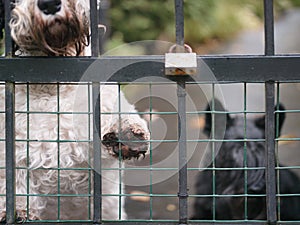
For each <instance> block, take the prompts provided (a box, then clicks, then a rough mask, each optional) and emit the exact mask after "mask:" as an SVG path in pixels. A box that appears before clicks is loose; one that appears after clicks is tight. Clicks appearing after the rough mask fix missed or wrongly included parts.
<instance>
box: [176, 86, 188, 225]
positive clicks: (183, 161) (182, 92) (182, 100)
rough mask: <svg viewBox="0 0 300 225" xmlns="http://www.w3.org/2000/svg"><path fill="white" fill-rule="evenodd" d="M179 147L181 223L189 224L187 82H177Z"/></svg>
mask: <svg viewBox="0 0 300 225" xmlns="http://www.w3.org/2000/svg"><path fill="white" fill-rule="evenodd" d="M177 97H178V145H179V193H178V197H179V223H180V224H187V219H188V204H187V198H188V192H187V154H186V138H187V136H186V89H185V81H184V80H183V81H178V82H177Z"/></svg>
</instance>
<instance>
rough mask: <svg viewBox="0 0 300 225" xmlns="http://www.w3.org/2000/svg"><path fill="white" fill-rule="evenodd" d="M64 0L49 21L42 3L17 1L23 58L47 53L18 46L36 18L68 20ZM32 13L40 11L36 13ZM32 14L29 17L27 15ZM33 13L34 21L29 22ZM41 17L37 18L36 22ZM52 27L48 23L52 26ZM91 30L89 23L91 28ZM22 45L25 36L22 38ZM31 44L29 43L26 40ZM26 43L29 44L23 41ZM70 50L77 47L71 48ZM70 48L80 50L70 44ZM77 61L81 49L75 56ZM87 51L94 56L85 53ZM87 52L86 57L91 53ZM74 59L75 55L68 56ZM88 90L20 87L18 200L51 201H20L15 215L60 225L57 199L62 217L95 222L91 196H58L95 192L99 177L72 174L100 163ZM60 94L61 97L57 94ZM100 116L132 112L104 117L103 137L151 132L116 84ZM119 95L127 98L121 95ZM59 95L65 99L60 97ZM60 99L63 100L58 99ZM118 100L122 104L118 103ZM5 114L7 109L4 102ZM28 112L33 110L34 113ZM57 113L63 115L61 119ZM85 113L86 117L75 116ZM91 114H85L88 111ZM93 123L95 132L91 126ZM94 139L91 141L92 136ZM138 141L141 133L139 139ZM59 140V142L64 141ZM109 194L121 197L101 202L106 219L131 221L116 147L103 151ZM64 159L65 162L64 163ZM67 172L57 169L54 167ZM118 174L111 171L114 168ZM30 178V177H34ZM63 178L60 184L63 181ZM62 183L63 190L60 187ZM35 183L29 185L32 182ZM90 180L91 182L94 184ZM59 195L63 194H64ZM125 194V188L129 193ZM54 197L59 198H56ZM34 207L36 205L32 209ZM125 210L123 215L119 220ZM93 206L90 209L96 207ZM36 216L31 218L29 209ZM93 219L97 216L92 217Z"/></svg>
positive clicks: (0, 200)
mask: <svg viewBox="0 0 300 225" xmlns="http://www.w3.org/2000/svg"><path fill="white" fill-rule="evenodd" d="M71 1H72V2H73V0H62V8H61V10H60V11H59V12H58V15H51V16H46V15H43V13H42V12H40V11H39V9H38V7H37V6H36V4H37V0H19V1H16V7H15V9H14V11H13V15H14V17H16V16H17V17H18V18H19V20H16V19H13V20H12V22H11V28H12V37H13V38H14V40H15V42H16V43H17V44H18V45H19V47H20V50H21V52H22V53H21V54H22V55H45V54H46V53H45V52H44V51H43V50H41V49H39V48H38V46H34V42H32V43H31V45H30V46H28V45H27V44H28V42H27V43H22V41H18V40H19V37H20V35H26V34H27V32H28V29H30V27H32V26H33V24H32V23H33V20H34V19H35V17H38V18H42V20H45V21H47V20H53V19H55V17H56V16H58V17H59V18H60V19H61V18H64V17H65V16H66V15H67V14H68V13H69V12H68V10H69V6H70V5H69V2H71ZM30 10H34V12H31V11H30ZM88 11H89V0H76V15H77V16H78V17H79V18H81V17H82V14H85V15H87V13H88ZM28 12H30V13H28ZM29 15H31V17H30V16H29ZM32 15H34V16H32ZM46 24H47V23H46ZM85 25H86V24H85ZM21 39H22V38H21ZM28 39H30V37H27V38H26V40H28ZM22 40H25V39H24V38H23V39H22ZM70 46H71V45H70ZM71 48H73V47H72V46H71ZM70 52H72V54H73V55H75V51H74V49H72V51H69V52H68V53H70ZM84 52H87V51H86V50H84ZM85 54H86V53H85ZM67 55H68V54H67ZM88 88H89V87H87V86H84V85H75V84H65V85H59V86H58V85H56V84H41V85H38V84H29V85H24V84H23V85H21V84H20V85H18V84H17V85H16V96H15V106H16V111H17V113H16V116H15V118H16V127H15V131H16V140H17V141H16V143H15V146H16V166H17V167H19V168H20V169H17V170H16V194H17V195H22V194H23V195H24V194H30V195H40V194H41V195H52V196H50V197H45V196H30V197H29V202H28V201H27V200H28V199H27V197H26V196H17V201H16V209H17V211H18V215H19V217H21V218H20V219H22V220H25V219H38V218H41V219H57V216H58V212H57V208H58V201H59V202H60V205H61V206H60V212H59V213H60V219H88V215H89V212H88V203H89V202H88V201H89V199H90V203H91V204H92V202H93V200H92V197H91V198H88V197H85V196H82V197H75V196H71V197H70V196H69V197H64V196H61V197H60V198H58V197H57V196H55V195H56V194H58V193H59V194H62V195H63V194H69V195H74V194H82V195H88V194H89V193H90V192H91V191H90V189H91V188H92V187H93V185H92V176H91V173H90V172H89V170H70V169H72V168H91V165H90V162H93V149H92V148H91V146H92V144H91V143H90V142H88V141H87V140H89V139H92V134H93V132H92V131H91V130H89V127H91V128H90V129H92V122H93V119H92V116H91V115H90V114H89V113H88V112H90V110H92V108H93V106H92V103H91V102H90V103H88V99H89V98H88V93H90V92H88V91H87V90H88ZM4 92H5V90H4V86H3V85H2V86H0V102H2V103H4V102H5V93H4ZM58 92H59V95H57V94H58ZM100 94H101V112H106V113H107V112H118V110H119V109H118V108H119V107H120V106H119V105H121V111H122V112H123V111H124V112H131V113H130V114H121V116H120V115H118V114H111V115H107V114H102V115H101V136H102V137H103V135H105V134H107V133H110V132H114V133H116V134H120V133H122V132H125V133H126V132H127V133H128V131H130V132H132V133H133V134H142V138H140V139H139V140H148V139H149V131H148V128H147V124H146V122H145V121H144V120H143V119H141V118H140V117H139V115H137V114H134V113H133V114H132V112H136V110H135V108H134V106H133V105H131V104H130V103H128V101H127V100H126V99H125V97H124V95H123V94H122V93H119V91H118V88H117V86H114V85H106V86H104V87H103V88H101V90H100ZM119 95H120V96H119ZM58 96H59V98H58ZM58 100H59V101H58ZM119 100H120V101H121V104H119ZM0 110H2V111H3V110H4V104H2V105H1V108H0ZM27 112H30V113H29V114H28V113H27ZM55 112H59V113H58V114H57V113H55ZM76 112H79V113H76ZM82 112H86V113H82ZM89 125H90V126H89ZM0 128H1V129H0V138H5V115H4V114H3V113H0ZM89 134H90V137H89ZM132 137H133V138H134V135H133V136H132ZM57 140H59V141H60V142H58V141H57ZM137 149H143V150H148V143H146V142H145V141H144V142H141V143H140V145H139V146H138V147H136V149H135V150H137ZM0 151H1V152H0V156H1V157H0V167H4V166H5V158H4V157H5V153H4V152H5V143H4V142H3V141H1V142H0ZM101 153H102V157H101V159H102V160H101V164H102V168H105V170H103V171H102V192H103V194H109V195H116V196H104V197H103V200H102V206H103V208H102V214H103V219H113V220H116V219H125V218H126V212H125V210H124V199H122V201H121V205H120V204H119V196H118V194H121V193H120V190H119V189H120V185H119V183H122V181H121V180H119V176H120V173H119V171H118V170H114V169H116V168H119V166H120V161H119V159H118V157H116V155H115V153H114V151H113V150H112V148H110V147H105V146H104V145H103V144H102V145H101ZM58 155H59V158H58ZM58 166H59V167H60V168H61V170H60V171H58V170H57V169H55V168H58ZM110 168H111V169H112V170H108V169H110ZM27 176H29V179H27ZM58 176H59V179H58ZM58 181H59V186H58ZM27 182H28V183H27ZM89 182H90V183H89ZM58 189H59V191H58ZM122 191H123V190H121V192H122ZM0 194H5V170H3V169H1V170H0ZM53 195H54V196H53ZM28 203H29V205H27V204H28ZM119 207H121V215H119ZM92 208H93V207H92V205H91V209H92ZM5 210H6V205H5V197H0V212H3V213H2V218H0V220H5ZM26 210H28V211H29V218H27V215H26V213H24V211H26ZM91 213H93V212H91Z"/></svg>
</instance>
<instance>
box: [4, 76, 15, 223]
mask: <svg viewBox="0 0 300 225" xmlns="http://www.w3.org/2000/svg"><path fill="white" fill-rule="evenodd" d="M5 108H6V113H5V135H6V137H5V139H6V142H5V146H6V154H5V156H6V162H5V163H6V223H7V224H14V222H15V85H14V83H12V82H6V84H5Z"/></svg>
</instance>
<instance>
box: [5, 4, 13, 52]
mask: <svg viewBox="0 0 300 225" xmlns="http://www.w3.org/2000/svg"><path fill="white" fill-rule="evenodd" d="M4 12H5V56H12V55H13V41H12V38H11V36H10V27H9V25H8V23H9V21H10V17H11V16H10V15H11V1H7V0H5V1H4Z"/></svg>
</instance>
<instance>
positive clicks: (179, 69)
mask: <svg viewBox="0 0 300 225" xmlns="http://www.w3.org/2000/svg"><path fill="white" fill-rule="evenodd" d="M185 49H187V50H188V51H189V52H188V53H172V52H171V53H166V54H165V74H166V75H195V74H196V73H197V55H196V53H193V52H192V51H191V48H190V47H188V48H187V46H186V45H185Z"/></svg>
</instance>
